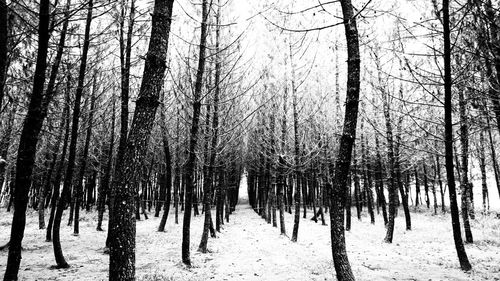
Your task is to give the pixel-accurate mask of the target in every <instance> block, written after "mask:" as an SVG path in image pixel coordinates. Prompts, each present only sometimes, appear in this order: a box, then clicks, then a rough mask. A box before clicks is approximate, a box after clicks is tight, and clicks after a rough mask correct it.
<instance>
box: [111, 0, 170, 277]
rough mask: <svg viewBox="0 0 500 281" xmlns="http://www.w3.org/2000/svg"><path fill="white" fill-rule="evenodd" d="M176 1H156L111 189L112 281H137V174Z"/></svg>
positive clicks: (164, 65)
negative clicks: (123, 143) (139, 77)
mask: <svg viewBox="0 0 500 281" xmlns="http://www.w3.org/2000/svg"><path fill="white" fill-rule="evenodd" d="M173 3H174V1H173V0H169V1H161V0H155V2H154V8H153V14H152V25H151V26H152V27H151V37H150V41H149V46H148V51H147V54H146V59H145V65H144V72H143V77H142V82H141V87H140V90H139V95H138V98H137V101H136V109H135V112H134V117H133V119H132V126H131V129H130V132H129V135H128V138H127V141H126V143H127V144H126V149H125V155H124V157H123V164H122V165H118V166H117V168H116V170H117V177H116V181H115V184H113V188H112V192H111V196H112V198H113V199H112V202H113V205H112V207H111V209H112V219H111V222H110V229H109V231H110V233H109V237H110V264H109V280H135V230H136V229H135V219H134V217H133V214H134V212H135V210H134V209H135V208H134V198H135V193H136V191H137V184H138V178H137V175H139V174H140V168H141V165H142V163H143V161H144V158H145V156H146V150H147V147H148V143H149V139H150V135H151V131H152V129H153V125H154V119H155V114H156V108H157V107H158V104H159V101H158V100H159V96H160V92H161V90H162V86H163V83H164V75H165V70H166V68H167V63H166V61H167V53H168V52H167V50H168V39H169V35H170V26H171V21H172V6H173ZM123 202H125V204H123Z"/></svg>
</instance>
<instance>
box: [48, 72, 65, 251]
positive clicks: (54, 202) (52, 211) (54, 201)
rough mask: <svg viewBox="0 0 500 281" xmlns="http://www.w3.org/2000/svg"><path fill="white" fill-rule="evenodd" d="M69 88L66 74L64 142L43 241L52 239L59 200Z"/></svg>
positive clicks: (53, 184) (53, 183)
mask: <svg viewBox="0 0 500 281" xmlns="http://www.w3.org/2000/svg"><path fill="white" fill-rule="evenodd" d="M70 90H71V77H70V76H69V75H68V76H67V81H66V93H65V95H66V97H65V104H64V111H65V112H66V114H65V116H64V119H65V121H64V127H65V129H64V143H63V149H62V153H61V159H60V160H59V166H58V167H57V172H56V178H55V179H54V181H53V182H52V186H53V187H52V188H53V192H52V199H51V203H50V205H51V206H50V217H49V224H48V226H47V232H46V236H45V241H47V242H50V241H52V229H53V224H54V216H55V212H56V209H57V202H58V200H59V189H60V187H61V179H62V175H63V171H64V161H65V160H66V152H67V151H68V140H69V134H70V122H69V121H70V120H69V119H70V112H69V108H70V98H69V92H70Z"/></svg>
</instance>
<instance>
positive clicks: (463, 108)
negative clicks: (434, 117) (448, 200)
mask: <svg viewBox="0 0 500 281" xmlns="http://www.w3.org/2000/svg"><path fill="white" fill-rule="evenodd" d="M458 99H459V101H458V102H459V112H460V143H461V148H462V155H461V160H462V165H461V180H460V199H461V211H462V220H463V223H464V231H465V242H466V243H472V242H473V238H472V231H471V229H470V221H469V211H470V210H469V206H470V202H471V198H470V197H469V192H468V190H469V177H468V175H469V173H468V170H469V169H468V168H469V128H468V127H469V125H468V120H467V101H466V100H465V96H464V92H463V90H459V92H458Z"/></svg>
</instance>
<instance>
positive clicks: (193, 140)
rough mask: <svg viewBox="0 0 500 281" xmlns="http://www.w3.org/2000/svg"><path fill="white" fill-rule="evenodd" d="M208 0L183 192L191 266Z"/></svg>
mask: <svg viewBox="0 0 500 281" xmlns="http://www.w3.org/2000/svg"><path fill="white" fill-rule="evenodd" d="M208 14H209V9H208V1H207V0H203V5H202V19H201V36H200V49H199V57H198V58H199V60H198V70H197V73H196V83H195V89H194V95H193V118H192V120H191V122H192V124H191V133H190V140H189V151H188V160H187V163H186V177H187V185H186V194H185V210H184V220H183V226H182V262H183V263H184V264H186V265H188V266H191V258H190V253H189V244H190V227H191V208H192V204H193V190H194V176H195V168H196V145H197V143H198V131H199V121H200V109H201V90H202V86H203V73H204V70H205V50H206V41H207V20H208Z"/></svg>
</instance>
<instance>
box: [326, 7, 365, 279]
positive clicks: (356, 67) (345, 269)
mask: <svg viewBox="0 0 500 281" xmlns="http://www.w3.org/2000/svg"><path fill="white" fill-rule="evenodd" d="M340 4H341V6H342V14H343V18H344V27H345V35H346V41H347V73H348V75H347V94H346V103H345V104H346V106H345V117H344V128H343V132H342V136H341V138H340V144H339V152H338V157H337V160H336V162H335V173H334V175H333V177H334V178H333V187H332V194H331V197H330V202H331V206H330V220H331V224H330V230H331V239H332V255H333V264H334V266H335V271H336V272H337V280H339V281H340V280H354V275H353V273H352V270H351V266H350V264H349V260H348V258H347V252H346V245H345V231H344V208H345V207H344V203H345V196H346V184H347V177H348V174H349V166H350V164H351V155H352V148H353V145H354V141H355V139H356V123H357V118H358V105H359V90H360V89H359V84H360V71H361V70H360V54H359V38H358V30H357V24H356V17H355V14H354V7H353V5H352V4H351V1H350V0H341V1H340Z"/></svg>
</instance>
